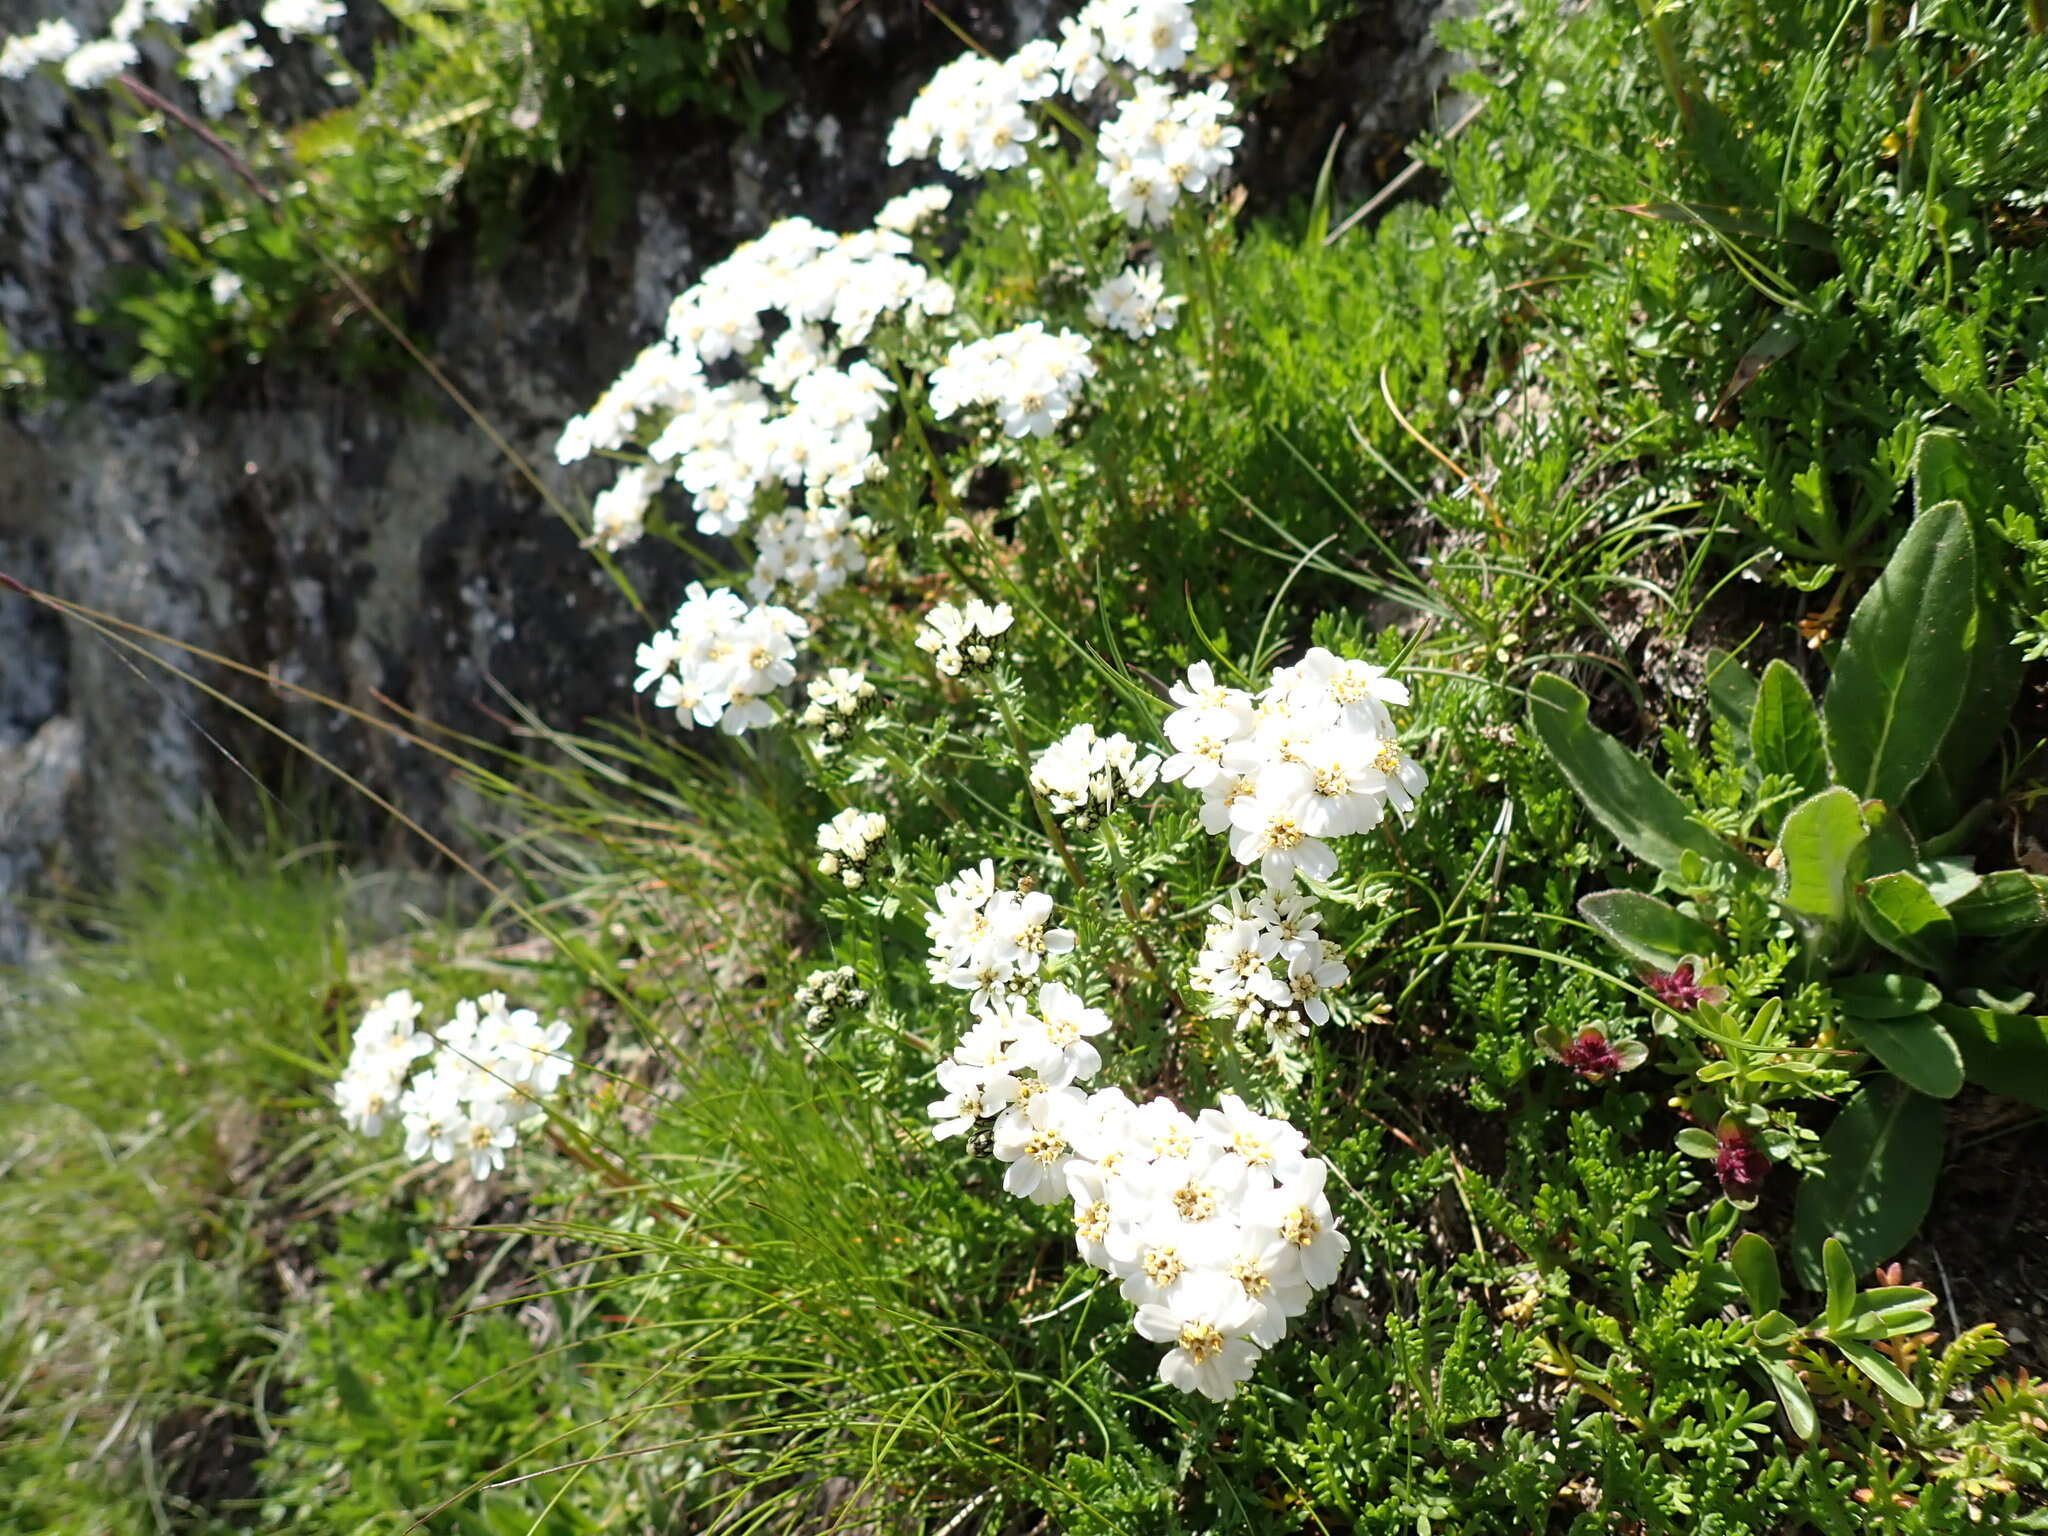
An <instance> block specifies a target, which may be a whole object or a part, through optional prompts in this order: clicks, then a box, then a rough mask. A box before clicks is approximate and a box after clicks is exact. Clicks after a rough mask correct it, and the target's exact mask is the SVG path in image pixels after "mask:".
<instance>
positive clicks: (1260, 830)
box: [1160, 646, 1429, 892]
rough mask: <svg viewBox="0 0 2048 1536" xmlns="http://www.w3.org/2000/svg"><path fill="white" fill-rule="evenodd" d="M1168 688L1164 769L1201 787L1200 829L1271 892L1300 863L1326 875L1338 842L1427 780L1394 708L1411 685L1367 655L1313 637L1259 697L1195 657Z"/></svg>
mask: <svg viewBox="0 0 2048 1536" xmlns="http://www.w3.org/2000/svg"><path fill="white" fill-rule="evenodd" d="M1169 696H1170V697H1171V698H1172V700H1173V702H1174V703H1175V704H1176V705H1178V706H1179V708H1177V709H1176V710H1174V712H1173V713H1172V714H1170V715H1168V716H1167V718H1166V727H1165V729H1166V739H1167V741H1168V742H1170V743H1171V744H1172V746H1173V749H1174V751H1173V755H1172V756H1170V757H1168V758H1167V760H1166V762H1165V765H1164V766H1163V767H1162V768H1161V769H1160V776H1161V777H1162V778H1164V779H1166V780H1167V781H1168V782H1170V783H1179V784H1185V785H1186V786H1187V787H1188V788H1189V789H1193V790H1199V791H1200V792H1201V795H1202V813H1201V814H1202V825H1203V827H1204V828H1206V829H1207V830H1208V831H1210V832H1212V833H1217V834H1224V833H1227V834H1228V835H1229V837H1230V852H1231V855H1232V856H1233V857H1234V858H1235V859H1236V860H1237V861H1238V862H1239V863H1240V864H1244V865H1256V866H1257V867H1258V871H1259V874H1260V877H1261V878H1262V879H1263V880H1264V881H1265V882H1266V886H1267V888H1268V889H1269V890H1272V891H1275V892H1280V891H1289V890H1292V889H1293V888H1294V885H1295V876H1296V873H1297V872H1299V873H1301V874H1304V875H1307V876H1308V877H1309V878H1310V879H1313V880H1327V879H1329V878H1330V877H1331V876H1333V875H1334V874H1336V872H1337V854H1336V851H1335V850H1334V849H1333V848H1331V847H1330V840H1331V839H1333V838H1339V837H1349V836H1354V835H1357V834H1360V833H1365V832H1370V831H1371V830H1372V829H1373V828H1374V827H1376V826H1378V825H1379V823H1380V818H1381V817H1382V816H1383V815H1385V813H1386V808H1387V807H1388V806H1389V805H1392V806H1393V807H1394V809H1395V810H1396V811H1397V812H1399V813H1400V814H1401V815H1403V816H1406V815H1407V814H1408V813H1409V812H1410V811H1412V810H1413V809H1414V808H1415V797H1416V796H1418V795H1420V794H1421V793H1422V791H1423V789H1424V788H1425V787H1426V786H1427V785H1428V783H1429V779H1428V776H1427V775H1426V774H1424V773H1423V771H1422V769H1421V767H1420V766H1419V765H1418V764H1417V763H1416V762H1415V761H1414V760H1413V759H1412V758H1410V757H1408V756H1406V755H1405V754H1404V753H1403V752H1402V751H1401V748H1400V744H1399V743H1398V742H1397V741H1396V739H1395V733H1394V722H1393V717H1392V716H1391V715H1390V714H1389V713H1388V711H1387V706H1388V705H1389V704H1406V703H1407V702H1408V689H1407V686H1406V685H1405V684H1403V683H1399V682H1396V681H1395V680H1394V679H1393V678H1391V677H1389V676H1387V672H1386V669H1385V668H1384V667H1377V666H1374V665H1373V664H1372V663H1370V662H1365V661H1353V660H1347V659H1346V658H1344V657H1340V656H1337V655H1335V654H1333V653H1332V652H1330V651H1328V650H1325V649H1323V648H1322V647H1321V646H1317V647H1316V648H1315V649H1314V650H1311V651H1310V652H1309V653H1308V654H1307V655H1306V656H1304V657H1303V658H1302V659H1301V661H1300V662H1299V663H1297V664H1296V665H1294V666H1291V667H1282V668H1279V669H1278V670H1276V671H1275V672H1274V673H1273V676H1272V680H1271V683H1270V684H1269V686H1268V687H1267V688H1265V689H1264V690H1263V691H1262V692H1260V693H1259V694H1258V695H1256V696H1254V695H1252V694H1250V693H1247V692H1246V691H1245V690H1244V689H1242V688H1227V687H1223V686H1221V685H1220V684H1218V683H1217V681H1216V678H1215V675H1214V673H1213V672H1212V671H1211V670H1210V667H1209V664H1208V663H1207V662H1197V663H1196V664H1195V665H1194V666H1192V667H1190V668H1189V669H1188V675H1187V680H1186V681H1185V682H1184V683H1178V684H1176V685H1175V686H1174V687H1173V688H1172V690H1171V691H1170V694H1169Z"/></svg>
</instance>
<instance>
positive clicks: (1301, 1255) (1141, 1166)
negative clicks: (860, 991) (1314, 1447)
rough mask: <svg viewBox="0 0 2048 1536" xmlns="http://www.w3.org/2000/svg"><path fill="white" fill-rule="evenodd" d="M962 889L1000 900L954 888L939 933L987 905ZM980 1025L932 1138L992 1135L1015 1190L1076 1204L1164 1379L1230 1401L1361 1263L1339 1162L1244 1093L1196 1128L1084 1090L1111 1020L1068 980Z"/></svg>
mask: <svg viewBox="0 0 2048 1536" xmlns="http://www.w3.org/2000/svg"><path fill="white" fill-rule="evenodd" d="M970 877H971V878H970ZM963 883H965V884H968V885H970V886H971V887H972V889H971V890H970V891H969V893H968V896H969V897H970V898H971V897H972V896H973V895H975V894H977V893H979V892H981V891H983V890H986V889H988V888H989V887H990V886H991V885H992V883H993V876H992V872H991V870H990V866H989V865H988V864H986V863H984V864H983V865H982V867H981V870H980V871H978V872H975V871H969V872H965V873H963V875H962V877H961V879H960V880H957V881H954V882H952V884H951V885H949V886H941V887H940V888H939V892H938V897H939V902H940V905H939V907H938V909H937V910H935V911H934V912H933V913H931V914H930V916H929V917H928V918H927V923H928V925H930V926H932V927H934V928H935V929H937V928H945V929H948V930H949V931H958V930H960V928H961V926H962V922H963V918H962V915H961V914H962V912H963V910H964V911H965V912H966V913H967V915H968V917H970V918H971V916H972V915H974V914H975V913H978V912H980V911H982V910H984V909H983V908H979V907H973V906H971V905H965V906H963V903H962V901H961V899H960V892H959V890H958V887H959V886H961V885H962V884H963ZM935 970H936V962H935ZM975 1013H976V1017H975V1021H974V1023H973V1024H972V1025H970V1026H969V1028H968V1030H967V1032H966V1033H965V1034H964V1035H963V1036H962V1037H961V1039H960V1043H959V1044H958V1045H957V1046H955V1047H954V1048H953V1050H952V1052H951V1053H950V1054H949V1055H948V1056H947V1057H946V1059H945V1060H944V1061H942V1062H941V1063H939V1066H938V1069H937V1077H938V1081H939V1088H940V1090H941V1093H942V1097H940V1098H938V1099H936V1100H934V1101H933V1102H932V1103H931V1105H930V1106H929V1107H928V1113H929V1114H930V1115H931V1117H932V1119H933V1121H934V1122H936V1123H935V1124H934V1126H933V1128H932V1134H933V1135H934V1136H935V1137H937V1138H940V1139H944V1138H947V1137H950V1136H961V1135H972V1136H979V1135H981V1134H982V1133H983V1132H984V1130H985V1131H986V1134H987V1136H988V1143H987V1145H988V1146H989V1149H990V1150H992V1151H993V1153H994V1155H995V1156H996V1157H997V1158H998V1159H999V1160H1000V1161H1001V1162H1002V1163H1003V1164H1004V1165H1005V1166H1004V1169H1003V1188H1004V1189H1005V1190H1007V1191H1008V1192H1009V1193H1010V1194H1012V1195H1014V1196H1016V1197H1018V1198H1019V1199H1025V1200H1031V1201H1034V1202H1036V1203H1037V1204H1039V1205H1047V1206H1050V1205H1058V1204H1060V1203H1062V1202H1068V1203H1069V1204H1070V1206H1071V1210H1072V1213H1073V1224H1074V1239H1075V1244H1076V1246H1077V1248H1078V1249H1079V1251H1080V1254H1081V1257H1082V1259H1083V1260H1084V1261H1086V1262H1087V1263H1089V1264H1091V1265H1093V1266H1094V1267H1095V1268H1097V1269H1100V1270H1102V1271H1104V1272H1105V1273H1107V1274H1109V1275H1110V1276H1111V1277H1113V1278H1114V1279H1116V1280H1117V1281H1118V1282H1119V1283H1120V1287H1121V1292H1122V1295H1123V1297H1124V1299H1125V1300H1126V1301H1129V1302H1131V1303H1132V1304H1133V1305H1134V1306H1136V1308H1137V1316H1136V1319H1135V1326H1136V1328H1137V1330H1138V1332H1139V1333H1140V1334H1142V1335H1143V1336H1144V1337H1146V1338H1148V1339H1151V1340H1153V1341H1154V1342H1156V1343H1161V1344H1169V1345H1171V1346H1172V1347H1171V1348H1170V1349H1169V1350H1168V1351H1167V1352H1166V1354H1165V1355H1164V1356H1163V1357H1162V1358H1161V1359H1160V1362H1159V1376H1160V1379H1161V1380H1163V1381H1165V1382H1167V1383H1168V1384H1169V1385H1171V1386H1175V1387H1178V1388H1179V1389H1180V1390H1182V1391H1183V1392H1199V1393H1201V1394H1202V1395H1203V1396H1205V1397H1208V1398H1210V1399H1212V1400H1214V1401H1217V1402H1223V1401H1226V1400H1228V1399H1229V1398H1230V1397H1232V1396H1234V1395H1235V1394H1236V1392H1237V1389H1238V1387H1239V1386H1240V1385H1241V1384H1242V1383H1243V1382H1244V1381H1245V1380H1246V1379H1247V1378H1248V1377H1249V1376H1250V1375H1251V1373H1252V1369H1253V1367H1254V1366H1255V1365H1256V1364H1257V1363H1258V1359H1259V1356H1260V1353H1261V1352H1262V1351H1263V1350H1265V1349H1269V1348H1271V1347H1272V1346H1273V1345H1275V1344H1277V1343H1279V1342H1280V1340H1281V1339H1282V1338H1283V1337H1284V1336H1285V1335H1286V1332H1287V1325H1288V1323H1289V1322H1290V1321H1291V1320H1292V1319H1294V1318H1296V1317H1299V1316H1300V1315H1301V1314H1302V1313H1304V1312H1306V1311H1307V1310H1308V1306H1309V1303H1310V1301H1311V1299H1312V1298H1313V1295H1314V1293H1315V1292H1316V1291H1317V1290H1319V1289H1322V1288H1324V1287H1327V1286H1329V1285H1330V1284H1331V1283H1333V1282H1334V1281H1335V1280H1336V1278H1337V1274H1338V1271H1339V1269H1340V1268H1341V1267H1342V1266H1343V1262H1344V1256H1345V1254H1346V1253H1348V1252H1349V1251H1350V1246H1351V1244H1350V1241H1349V1239H1347V1238H1346V1237H1345V1236H1344V1234H1343V1233H1342V1232H1341V1231H1339V1230H1338V1228H1337V1220H1336V1215H1335V1213H1334V1212H1333V1211H1332V1210H1331V1208H1330V1203H1329V1200H1328V1198H1327V1197H1326V1196H1325V1195H1324V1193H1323V1185H1324V1181H1325V1179H1326V1177H1327V1175H1328V1172H1329V1170H1328V1167H1327V1165H1326V1164H1324V1163H1323V1162H1321V1161H1320V1160H1318V1159H1316V1158H1312V1157H1310V1156H1308V1152H1307V1141H1306V1138H1304V1137H1303V1136H1302V1134H1301V1132H1299V1131H1297V1130H1296V1129H1295V1128H1294V1127H1293V1126H1291V1125H1289V1124H1288V1123H1287V1122H1286V1121H1284V1120H1276V1119H1273V1118H1271V1117H1269V1116H1266V1115H1261V1114H1257V1113H1254V1112H1253V1111H1252V1110H1251V1109H1249V1108H1247V1107H1246V1105H1245V1104H1244V1103H1243V1102H1242V1101H1241V1100H1239V1099H1237V1098H1236V1097H1234V1096H1230V1095H1225V1097H1224V1099H1223V1103H1222V1106H1221V1107H1220V1108H1216V1109H1205V1110H1203V1111H1202V1113H1201V1115H1200V1116H1199V1117H1198V1118H1197V1117H1191V1116H1189V1115H1187V1114H1185V1113H1183V1112H1182V1111H1181V1110H1180V1108H1179V1107H1178V1106H1176V1105H1175V1104H1174V1103H1173V1102H1172V1100H1170V1099H1166V1098H1157V1099H1153V1100H1151V1101H1150V1102H1149V1103H1145V1104H1142V1105H1141V1104H1137V1103H1134V1102H1133V1101H1132V1100H1131V1098H1130V1097H1129V1096H1128V1095H1127V1094H1125V1093H1124V1091H1123V1090H1122V1089H1120V1088H1103V1089H1098V1090H1097V1091H1095V1092H1094V1093H1085V1092H1083V1090H1082V1089H1081V1087H1080V1086H1078V1085H1080V1084H1083V1083H1086V1082H1088V1081H1090V1080H1091V1079H1093V1078H1094V1076H1095V1075H1096V1073H1097V1072H1099V1071H1100V1070H1101V1068H1102V1052H1101V1050H1100V1048H1099V1047H1098V1046H1097V1045H1096V1043H1095V1041H1096V1039H1097V1038H1099V1037H1100V1036H1102V1035H1104V1034H1106V1033H1107V1032H1108V1030H1109V1027H1110V1020H1109V1016H1108V1015H1107V1014H1106V1013H1104V1012H1103V1011H1102V1010H1101V1009H1100V1008H1093V1007H1090V1006H1089V1005H1088V1004H1087V1003H1086V1002H1085V1001H1084V1000H1083V999H1082V998H1081V997H1080V996H1079V994H1077V993H1075V992H1074V991H1073V990H1072V989H1071V988H1069V987H1067V986H1065V985H1063V984H1061V983H1060V982H1056V981H1048V982H1044V983H1042V984H1041V985H1040V986H1039V987H1038V990H1037V995H1036V997H1035V998H1034V999H1033V1000H1032V1001H1031V1002H1030V1003H1028V1004H1027V1003H1026V1001H1025V1000H1024V997H1023V996H1022V995H1021V992H1015V991H1011V992H1005V993H1003V994H1001V995H999V996H995V997H992V998H990V999H989V1000H988V1001H986V1002H978V1003H977V1005H976V1009H975ZM983 1122H992V1123H990V1124H988V1125H987V1126H986V1127H984V1124H983Z"/></svg>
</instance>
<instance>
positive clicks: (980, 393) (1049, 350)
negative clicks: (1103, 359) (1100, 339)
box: [930, 320, 1095, 437]
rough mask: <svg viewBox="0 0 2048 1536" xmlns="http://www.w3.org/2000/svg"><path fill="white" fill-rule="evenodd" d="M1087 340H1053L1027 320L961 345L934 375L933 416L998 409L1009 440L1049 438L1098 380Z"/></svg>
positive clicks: (1069, 336)
mask: <svg viewBox="0 0 2048 1536" xmlns="http://www.w3.org/2000/svg"><path fill="white" fill-rule="evenodd" d="M1090 350H1091V349H1090V346H1089V342H1088V338H1087V337H1085V336H1083V335H1081V334H1080V333H1079V332H1077V331H1068V330H1062V331H1061V332H1060V333H1059V334H1058V335H1050V334H1048V333H1047V331H1046V329H1045V323H1044V322H1043V321H1041V320H1031V321H1027V322H1026V323H1025V324H1023V325H1020V326H1018V327H1017V328H1016V329H1015V330H1013V331H1002V332H999V333H998V334H996V335H994V336H986V337H983V338H982V339H981V340H980V341H969V342H963V343H961V344H960V345H958V346H956V347H954V348H953V350H952V351H951V352H949V353H947V354H946V361H945V362H944V363H943V364H941V365H940V366H939V367H937V368H935V369H933V370H932V376H931V396H930V398H931V407H932V414H933V415H934V416H936V417H938V418H939V420H941V421H944V420H945V419H946V418H948V417H949V416H952V415H953V414H954V413H956V412H958V411H960V410H963V409H965V408H967V407H969V406H977V405H988V406H993V407H995V411H996V415H997V417H998V418H999V419H1000V420H1001V422H1002V424H1003V431H1004V433H1005V434H1006V435H1007V436H1010V437H1023V436H1024V435H1025V434H1027V433H1028V434H1030V435H1031V436H1033V437H1049V436H1051V435H1052V430H1053V428H1054V427H1056V426H1058V425H1059V424H1060V423H1061V422H1063V421H1065V420H1066V419H1067V417H1068V416H1069V415H1071V414H1072V413H1073V409H1074V400H1075V397H1076V396H1077V395H1078V394H1079V393H1080V391H1081V386H1082V385H1083V384H1085V383H1087V382H1088V380H1090V379H1092V378H1094V377H1095V359H1094V358H1092V357H1090V356H1089V352H1090Z"/></svg>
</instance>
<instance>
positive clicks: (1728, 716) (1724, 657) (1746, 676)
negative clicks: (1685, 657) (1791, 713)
mask: <svg viewBox="0 0 2048 1536" xmlns="http://www.w3.org/2000/svg"><path fill="white" fill-rule="evenodd" d="M1707 708H1708V709H1709V710H1711V711H1712V712H1713V716H1714V718H1715V719H1716V720H1718V721H1720V722H1721V723H1722V724H1723V725H1725V726H1726V727H1727V728H1728V729H1729V730H1730V731H1731V732H1733V733H1734V736H1735V739H1736V740H1737V741H1738V742H1746V741H1748V739H1749V731H1750V717H1751V716H1752V714H1754V712H1755V710H1756V676H1755V674H1753V673H1752V672H1751V671H1750V670H1749V668H1748V667H1746V666H1744V665H1743V664H1742V662H1741V660H1740V659H1739V658H1737V657H1735V656H1731V655H1730V654H1729V653H1728V652H1726V651H1724V650H1722V649H1721V648H1720V647H1719V646H1718V645H1717V646H1715V647H1714V648H1713V649H1711V650H1709V651H1708V652H1707Z"/></svg>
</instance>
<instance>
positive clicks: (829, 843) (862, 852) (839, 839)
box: [818, 806, 889, 891]
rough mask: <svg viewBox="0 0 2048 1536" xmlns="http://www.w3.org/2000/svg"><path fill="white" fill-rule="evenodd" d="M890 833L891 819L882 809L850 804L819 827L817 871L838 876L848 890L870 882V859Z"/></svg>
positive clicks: (828, 877) (827, 877)
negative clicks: (873, 809)
mask: <svg viewBox="0 0 2048 1536" xmlns="http://www.w3.org/2000/svg"><path fill="white" fill-rule="evenodd" d="M888 835H889V818H888V817H886V816H884V815H883V814H882V813H881V812H880V811H862V810H856V809H854V808H853V807H851V806H849V807H847V808H846V809H845V810H843V811H841V812H840V813H839V814H838V815H837V816H834V817H833V818H832V819H831V820H830V821H828V822H824V823H821V824H820V825H819V827H818V849H819V852H820V854H821V857H820V858H819V860H818V873H819V874H821V875H823V876H824V877H825V878H826V879H827V880H832V879H837V880H838V881H839V882H840V884H842V885H844V886H845V887H846V888H847V889H848V890H849V891H857V890H859V889H860V888H861V887H862V886H863V885H866V884H867V878H868V877H867V867H868V860H869V859H871V858H873V857H874V855H875V850H876V849H877V848H879V847H881V845H882V839H883V838H885V837H887V836H888Z"/></svg>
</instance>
